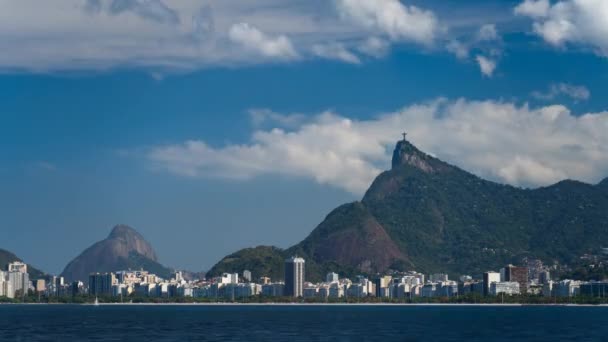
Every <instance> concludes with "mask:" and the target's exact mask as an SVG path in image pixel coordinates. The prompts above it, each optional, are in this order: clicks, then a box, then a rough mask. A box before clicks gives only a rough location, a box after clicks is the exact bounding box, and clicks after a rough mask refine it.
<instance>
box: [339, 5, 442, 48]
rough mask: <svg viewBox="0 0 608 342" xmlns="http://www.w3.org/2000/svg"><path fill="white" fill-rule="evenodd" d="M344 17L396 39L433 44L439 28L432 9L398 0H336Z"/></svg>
mask: <svg viewBox="0 0 608 342" xmlns="http://www.w3.org/2000/svg"><path fill="white" fill-rule="evenodd" d="M335 3H336V7H337V9H338V12H339V14H340V16H341V17H342V18H344V19H345V20H348V21H351V22H353V23H356V24H358V25H360V26H362V27H364V28H366V29H369V30H372V31H375V32H377V33H382V34H386V35H388V36H389V37H390V38H391V39H392V40H394V41H413V42H417V43H422V44H426V45H430V44H432V43H433V42H434V40H435V37H436V35H437V33H438V31H439V30H440V28H439V24H438V20H437V18H436V16H435V14H434V13H433V12H432V11H429V10H424V9H420V8H418V7H415V6H406V5H404V4H403V3H401V1H399V0H335Z"/></svg>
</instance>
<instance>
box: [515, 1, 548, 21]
mask: <svg viewBox="0 0 608 342" xmlns="http://www.w3.org/2000/svg"><path fill="white" fill-rule="evenodd" d="M550 5H551V4H550V3H549V0H525V1H524V2H522V3H521V4H519V5H517V6H516V7H515V10H514V11H515V14H518V15H525V16H528V17H533V18H542V17H546V16H547V14H548V13H549V7H550Z"/></svg>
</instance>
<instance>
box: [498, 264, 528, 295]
mask: <svg viewBox="0 0 608 342" xmlns="http://www.w3.org/2000/svg"><path fill="white" fill-rule="evenodd" d="M501 274H502V275H503V277H504V279H501V281H506V282H513V281H514V282H517V283H519V292H520V293H524V294H525V293H527V292H528V268H527V267H518V266H513V265H509V266H507V267H505V268H503V269H502V270H501Z"/></svg>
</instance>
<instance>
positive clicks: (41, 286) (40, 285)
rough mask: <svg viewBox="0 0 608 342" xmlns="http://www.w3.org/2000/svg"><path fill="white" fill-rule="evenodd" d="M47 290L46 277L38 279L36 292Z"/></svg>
mask: <svg viewBox="0 0 608 342" xmlns="http://www.w3.org/2000/svg"><path fill="white" fill-rule="evenodd" d="M45 291H46V281H45V280H44V279H37V280H36V292H38V293H40V292H45Z"/></svg>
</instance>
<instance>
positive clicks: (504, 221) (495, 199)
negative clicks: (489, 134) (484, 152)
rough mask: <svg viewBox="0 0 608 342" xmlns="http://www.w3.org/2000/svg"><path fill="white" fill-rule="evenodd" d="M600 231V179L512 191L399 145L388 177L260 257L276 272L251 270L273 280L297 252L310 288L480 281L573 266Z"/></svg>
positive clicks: (603, 209) (605, 209)
mask: <svg viewBox="0 0 608 342" xmlns="http://www.w3.org/2000/svg"><path fill="white" fill-rule="evenodd" d="M606 233H608V179H606V180H604V181H602V182H601V183H599V184H598V185H595V186H594V185H590V184H585V183H581V182H577V181H571V180H565V181H562V182H559V183H557V184H555V185H552V186H549V187H544V188H538V189H534V190H531V189H522V188H516V187H513V186H509V185H503V184H498V183H495V182H491V181H487V180H484V179H481V178H479V177H477V176H475V175H473V174H471V173H468V172H466V171H464V170H462V169H460V168H458V167H456V166H453V165H450V164H448V163H445V162H443V161H441V160H439V159H437V158H434V157H432V156H430V155H428V154H425V153H424V152H422V151H420V150H418V149H417V148H416V147H415V146H414V145H412V144H411V143H410V142H408V141H406V140H403V141H400V142H398V143H397V146H396V148H395V151H394V153H393V158H392V168H391V170H389V171H386V172H383V173H382V174H380V175H379V176H378V177H377V178H376V179H375V180H374V182H373V183H372V185H371V186H370V188H369V189H368V191H367V192H366V194H365V195H364V197H363V199H362V200H361V201H358V202H354V203H350V204H346V205H343V206H340V207H339V208H337V209H335V210H333V211H332V212H331V213H330V214H329V215H328V216H327V217H326V218H325V220H324V221H323V222H321V224H319V226H317V228H315V229H314V230H313V231H312V232H311V234H310V235H309V236H308V237H307V238H306V239H304V240H303V241H302V242H300V243H298V244H297V245H295V246H293V247H291V248H288V249H287V250H281V249H277V248H273V249H270V250H268V249H266V250H264V251H265V253H266V254H268V253H272V254H271V255H266V256H265V258H268V259H269V260H274V261H273V262H274V264H272V267H271V265H270V264H266V265H264V266H257V267H258V269H260V271H265V270H266V269H269V268H271V269H272V270H271V272H270V273H271V274H273V275H275V277H278V278H280V277H282V274H283V269H282V268H283V265H282V263H279V264H278V265H277V262H276V260H280V259H283V258H286V257H288V256H290V255H292V254H298V255H300V256H302V257H304V258H305V259H306V272H307V280H313V281H315V280H319V279H321V277H322V276H323V274H324V273H325V272H326V271H329V270H333V271H340V272H341V273H342V274H344V275H350V276H352V275H354V274H358V273H361V274H373V273H376V272H384V271H386V270H388V269H394V270H412V269H415V270H417V271H421V272H426V273H430V272H448V273H450V274H451V275H453V276H457V275H460V274H473V275H479V274H481V272H483V271H485V270H488V269H497V268H499V267H501V266H503V265H505V264H507V263H511V262H512V263H518V262H520V261H521V259H522V258H524V257H534V258H540V259H541V260H543V261H545V262H546V263H550V264H552V263H554V262H558V263H560V264H568V263H572V262H575V261H576V260H577V259H578V258H579V257H580V256H581V255H583V254H585V253H590V254H594V253H597V252H598V251H599V250H600V249H601V247H606V246H608V234H606ZM253 251H257V249H253ZM260 252H261V251H260ZM251 254H252V251H249V252H248V253H242V252H237V253H235V254H233V256H235V255H236V256H239V257H240V258H241V259H240V260H239V262H238V263H230V262H227V261H229V259H227V258H225V259H223V260H221V261H220V262H219V263H218V264H217V265H215V266H214V267H213V268H212V269H211V270H210V271H209V272H208V274H209V275H214V274H217V273H218V272H220V271H235V272H242V270H243V269H244V268H243V267H245V266H247V267H248V268H249V269H252V268H253V267H252V266H253V265H258V264H259V263H260V261H259V259H256V257H250V256H249V255H251ZM254 254H255V253H254ZM255 255H256V256H257V254H255ZM260 275H261V274H255V273H254V276H256V277H257V276H260Z"/></svg>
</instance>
